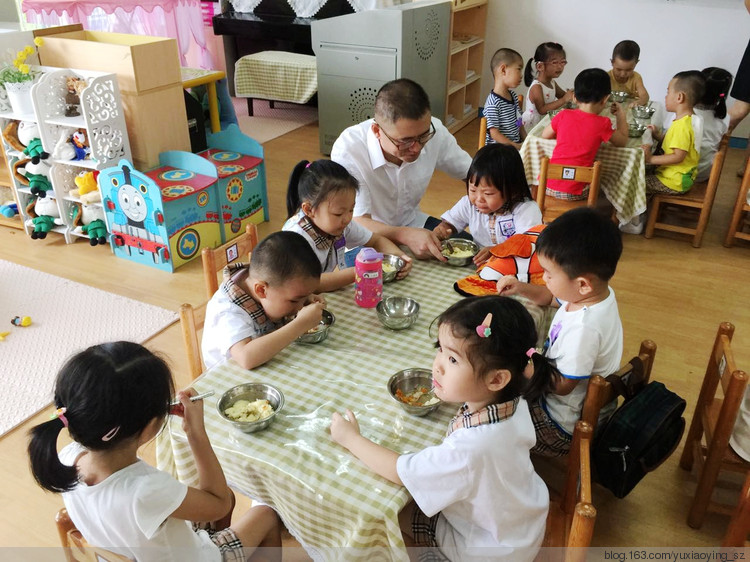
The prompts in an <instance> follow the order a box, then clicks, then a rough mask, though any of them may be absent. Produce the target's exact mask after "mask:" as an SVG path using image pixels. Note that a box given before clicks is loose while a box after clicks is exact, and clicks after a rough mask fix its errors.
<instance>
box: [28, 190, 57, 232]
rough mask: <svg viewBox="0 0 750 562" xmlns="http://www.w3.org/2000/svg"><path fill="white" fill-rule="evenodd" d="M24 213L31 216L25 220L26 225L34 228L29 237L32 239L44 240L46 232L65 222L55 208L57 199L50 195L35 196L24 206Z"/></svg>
mask: <svg viewBox="0 0 750 562" xmlns="http://www.w3.org/2000/svg"><path fill="white" fill-rule="evenodd" d="M26 214H27V215H28V216H29V217H31V218H30V219H28V220H27V221H26V226H30V227H33V228H34V231H33V232H32V233H31V238H32V239H34V240H37V239H39V240H44V239H45V238H46V237H47V233H48V232H49V231H50V230H52V229H53V228H55V226H62V225H63V224H65V223H64V222H63V221H62V219H61V218H60V211H59V210H58V208H57V201H55V200H54V199H52V198H51V197H45V198H42V197H37V198H36V199H34V200H33V201H32V202H31V203H29V206H28V207H26Z"/></svg>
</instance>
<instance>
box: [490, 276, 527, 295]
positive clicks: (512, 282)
mask: <svg viewBox="0 0 750 562" xmlns="http://www.w3.org/2000/svg"><path fill="white" fill-rule="evenodd" d="M496 287H497V293H498V294H499V295H503V296H505V297H509V296H511V295H517V294H519V292H518V290H519V289H520V287H521V282H520V281H519V280H518V279H516V278H515V277H513V276H512V275H503V276H502V277H501V278H500V279H498V280H497V285H496Z"/></svg>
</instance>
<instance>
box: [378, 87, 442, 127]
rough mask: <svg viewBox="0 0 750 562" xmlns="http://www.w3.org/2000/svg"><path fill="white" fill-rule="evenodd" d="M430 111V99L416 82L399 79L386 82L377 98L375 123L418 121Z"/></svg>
mask: <svg viewBox="0 0 750 562" xmlns="http://www.w3.org/2000/svg"><path fill="white" fill-rule="evenodd" d="M428 111H430V98H429V96H428V95H427V92H425V91H424V88H422V86H420V85H419V84H417V83H416V82H415V81H414V80H409V79H408V78H399V79H398V80H391V81H390V82H386V83H385V84H383V86H382V87H381V88H380V90H378V94H377V96H375V121H377V122H378V123H380V121H386V122H389V123H395V122H396V121H398V120H399V119H411V120H413V121H416V120H418V119H421V118H422V117H424V115H425V113H427V112H428Z"/></svg>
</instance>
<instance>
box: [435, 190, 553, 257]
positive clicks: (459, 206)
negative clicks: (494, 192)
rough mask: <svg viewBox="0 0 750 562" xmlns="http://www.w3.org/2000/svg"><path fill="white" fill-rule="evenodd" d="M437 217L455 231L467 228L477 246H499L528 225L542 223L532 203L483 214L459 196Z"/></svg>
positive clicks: (526, 228) (527, 227)
mask: <svg viewBox="0 0 750 562" xmlns="http://www.w3.org/2000/svg"><path fill="white" fill-rule="evenodd" d="M440 218H442V219H443V220H444V221H448V222H449V223H450V224H452V225H453V226H455V227H456V229H457V230H458V231H459V232H461V231H462V230H464V229H465V228H466V227H467V226H468V227H469V230H470V231H471V235H472V237H473V238H474V241H475V242H476V243H477V244H479V245H480V246H494V245H496V244H501V243H502V242H505V241H506V240H507V239H508V238H510V237H511V236H513V235H514V234H522V233H524V232H526V231H527V230H529V229H530V228H531V227H532V226H537V225H539V224H542V213H541V211H540V210H539V205H537V204H536V201H531V200H528V201H523V202H521V203H518V204H517V205H516V206H515V207H514V208H513V210H512V211H511V212H510V213H505V214H503V215H498V214H496V215H487V214H484V213H481V212H479V210H478V209H477V208H476V207H475V206H474V205H472V204H471V203H470V202H469V196H468V195H464V196H463V197H461V199H459V200H458V202H457V203H456V204H455V205H454V206H453V208H452V209H450V210H449V211H446V212H445V213H443V215H442V216H441V217H440Z"/></svg>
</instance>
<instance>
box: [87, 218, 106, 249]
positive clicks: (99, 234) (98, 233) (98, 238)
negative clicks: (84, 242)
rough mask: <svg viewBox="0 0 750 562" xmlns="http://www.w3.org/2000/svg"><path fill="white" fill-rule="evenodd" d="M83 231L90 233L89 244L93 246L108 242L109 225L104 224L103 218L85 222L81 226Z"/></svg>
mask: <svg viewBox="0 0 750 562" xmlns="http://www.w3.org/2000/svg"><path fill="white" fill-rule="evenodd" d="M81 231H82V232H83V233H84V234H88V235H89V244H91V245H92V246H96V245H97V244H106V243H107V225H106V224H104V221H103V220H101V219H96V220H94V221H91V222H90V223H89V224H84V225H83V226H82V227H81Z"/></svg>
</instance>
